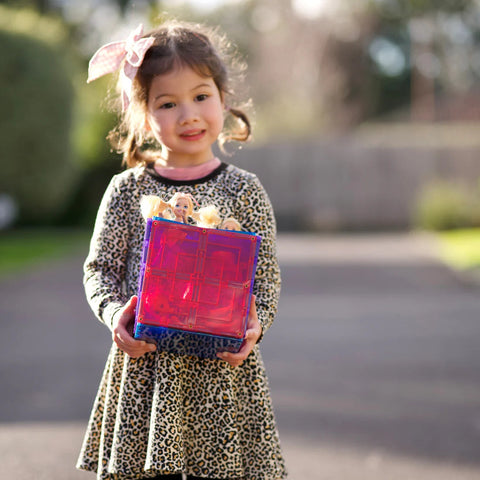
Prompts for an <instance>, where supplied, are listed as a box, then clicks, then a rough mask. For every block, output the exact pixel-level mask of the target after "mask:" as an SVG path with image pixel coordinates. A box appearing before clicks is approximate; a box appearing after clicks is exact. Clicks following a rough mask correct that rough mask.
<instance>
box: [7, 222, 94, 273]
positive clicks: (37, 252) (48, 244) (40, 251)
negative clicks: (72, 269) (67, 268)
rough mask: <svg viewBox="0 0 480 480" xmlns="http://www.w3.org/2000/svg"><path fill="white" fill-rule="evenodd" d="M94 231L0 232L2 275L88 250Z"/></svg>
mask: <svg viewBox="0 0 480 480" xmlns="http://www.w3.org/2000/svg"><path fill="white" fill-rule="evenodd" d="M90 233H91V232H86V231H83V230H70V229H40V228H32V229H18V230H9V231H6V232H1V233H0V276H5V275H7V274H10V273H17V272H19V271H25V270H28V269H29V268H31V267H34V266H37V265H40V264H43V263H46V262H48V261H57V260H59V259H62V258H65V257H66V256H68V255H69V254H77V253H78V254H80V253H82V252H84V253H85V254H86V252H87V249H88V241H89V237H90Z"/></svg>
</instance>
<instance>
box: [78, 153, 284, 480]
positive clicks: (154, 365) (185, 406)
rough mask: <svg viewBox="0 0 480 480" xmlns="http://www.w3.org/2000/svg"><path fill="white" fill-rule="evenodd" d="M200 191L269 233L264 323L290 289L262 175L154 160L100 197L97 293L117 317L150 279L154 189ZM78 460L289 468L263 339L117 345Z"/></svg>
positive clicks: (103, 314) (128, 472)
mask: <svg viewBox="0 0 480 480" xmlns="http://www.w3.org/2000/svg"><path fill="white" fill-rule="evenodd" d="M176 191H181V192H184V193H190V194H192V195H193V196H194V197H195V199H196V201H197V202H198V204H199V205H200V206H204V205H210V204H214V205H216V207H217V208H218V209H219V212H220V214H221V216H222V218H226V217H229V216H233V217H235V218H236V219H237V220H238V221H239V222H240V224H241V225H242V228H243V229H244V230H247V231H251V232H255V233H258V234H259V235H260V236H261V237H262V242H261V246H260V252H259V261H258V266H257V271H256V277H255V284H254V290H253V293H254V294H255V295H256V305H257V313H258V318H259V321H260V323H261V325H262V327H263V333H265V332H266V331H267V329H268V328H269V327H270V325H271V324H272V322H273V319H274V316H275V314H276V310H277V304H278V297H279V293H280V272H279V268H278V263H277V259H276V247H275V235H276V227H275V219H274V216H273V211H272V207H271V204H270V201H269V199H268V196H267V194H266V193H265V191H264V189H263V187H262V185H261V184H260V182H259V180H258V179H257V177H256V176H255V175H253V174H251V173H249V172H246V171H244V170H241V169H240V168H237V167H235V166H233V165H228V164H225V163H222V164H221V165H220V166H219V167H218V168H216V169H215V170H214V171H213V172H211V173H210V174H209V175H208V176H206V177H204V178H201V179H198V180H194V181H174V180H169V179H166V178H164V177H161V176H159V175H158V174H156V173H155V171H154V170H153V168H148V167H143V166H142V167H135V168H131V169H128V170H126V171H124V172H123V173H121V174H119V175H116V176H114V177H113V179H112V181H111V182H110V185H109V186H108V188H107V190H106V192H105V195H104V197H103V200H102V202H101V205H100V209H99V212H98V216H97V220H96V223H95V228H94V232H93V237H92V241H91V245H90V252H89V255H88V257H87V259H86V262H85V268H84V272H85V276H84V284H85V290H86V294H87V299H88V301H89V304H90V306H91V307H92V309H93V311H94V313H95V315H96V316H97V317H98V319H99V320H100V321H102V322H104V323H105V324H106V325H107V326H108V327H109V328H111V326H112V317H113V315H114V314H115V313H116V312H117V311H118V309H119V308H121V307H122V305H124V304H125V302H126V301H127V300H128V299H129V298H130V297H131V296H132V295H134V294H136V290H137V284H138V272H139V265H140V260H141V251H142V241H143V235H144V229H145V222H144V220H143V218H142V217H141V213H140V208H139V202H140V198H141V197H142V195H160V196H162V198H170V197H171V196H172V195H173V193H175V192H176ZM77 468H79V469H82V470H87V471H91V472H96V473H97V479H111V480H124V479H125V480H126V479H139V478H145V477H154V476H156V475H159V474H170V473H171V474H173V473H185V474H186V475H192V476H197V477H205V478H218V479H229V480H232V479H244V480H247V479H248V480H260V479H263V480H276V479H283V478H286V471H285V465H284V460H283V457H282V452H281V448H280V442H279V438H278V432H277V429H276V425H275V418H274V413H273V408H272V403H271V398H270V393H269V388H268V382H267V377H266V374H265V368H264V365H263V361H262V358H261V355H260V352H259V348H258V345H257V346H256V347H255V348H254V350H253V351H252V353H251V354H250V356H249V357H248V358H247V360H246V361H245V362H244V363H243V364H242V366H240V367H237V368H233V367H230V366H229V365H228V364H227V363H226V362H223V361H220V360H211V359H199V358H196V357H190V356H177V355H173V354H169V353H166V352H161V351H155V352H152V353H147V354H145V355H144V356H142V357H140V358H137V359H133V358H130V357H128V356H127V355H126V354H124V353H123V352H122V351H121V350H119V349H118V348H117V346H116V345H115V344H113V345H112V348H111V350H110V354H109V357H108V360H107V363H106V366H105V370H104V373H103V376H102V379H101V383H100V387H99V390H98V394H97V397H96V399H95V402H94V406H93V409H92V414H91V417H90V421H89V423H88V427H87V432H86V435H85V439H84V442H83V446H82V450H81V452H80V457H79V460H78V463H77Z"/></svg>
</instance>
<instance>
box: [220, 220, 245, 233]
mask: <svg viewBox="0 0 480 480" xmlns="http://www.w3.org/2000/svg"><path fill="white" fill-rule="evenodd" d="M220 228H221V229H223V230H235V231H237V232H240V231H241V230H242V227H241V225H240V224H239V223H238V222H237V220H235V219H234V218H233V217H228V218H226V219H225V220H224V221H223V222H222V225H221V227H220Z"/></svg>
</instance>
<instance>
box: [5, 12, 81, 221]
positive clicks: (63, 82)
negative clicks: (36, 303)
mask: <svg viewBox="0 0 480 480" xmlns="http://www.w3.org/2000/svg"><path fill="white" fill-rule="evenodd" d="M67 43H68V42H67V34H66V31H65V29H64V28H63V26H62V24H61V23H60V22H58V21H56V20H52V19H48V18H46V17H42V16H40V15H38V14H37V13H35V12H33V11H31V10H10V9H8V8H5V7H0V112H1V116H0V137H1V140H0V143H1V145H2V157H1V158H2V160H1V163H2V175H1V176H0V192H2V193H6V194H8V195H10V196H11V197H12V198H13V199H14V200H15V202H16V203H17V204H18V206H19V214H20V217H19V219H20V221H21V222H23V223H30V224H32V223H43V222H45V223H48V222H52V221H54V220H55V218H56V217H57V216H58V214H59V213H60V212H61V211H62V210H63V208H64V206H65V201H66V198H67V197H68V194H69V190H70V188H71V186H72V183H73V181H74V178H75V173H76V167H75V164H74V161H73V154H72V147H71V142H70V135H71V124H72V115H73V88H72V82H71V75H70V72H71V71H72V70H74V69H75V65H74V63H73V62H72V61H71V59H70V58H69V57H68V56H67V53H66V52H67V49H66V48H65V45H66V44H67Z"/></svg>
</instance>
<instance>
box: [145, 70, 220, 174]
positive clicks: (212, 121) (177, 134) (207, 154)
mask: <svg viewBox="0 0 480 480" xmlns="http://www.w3.org/2000/svg"><path fill="white" fill-rule="evenodd" d="M223 113H224V105H223V100H222V97H221V95H220V92H219V90H218V88H217V86H216V84H215V82H214V81H213V79H212V78H211V77H203V76H201V75H199V74H198V73H196V72H195V71H194V70H192V69H191V68H189V67H186V66H185V67H178V68H176V69H175V70H173V71H172V72H169V73H166V74H163V75H158V76H156V77H154V79H153V80H152V84H151V86H150V91H149V94H148V103H147V115H146V122H145V126H146V128H147V129H149V130H151V132H152V134H153V135H154V137H155V138H156V139H157V141H158V142H159V143H161V145H162V147H163V150H164V151H163V152H162V153H163V154H162V160H163V161H164V162H166V164H167V165H168V166H173V167H186V166H194V165H199V164H201V163H204V162H207V161H209V160H211V159H212V158H213V152H212V145H213V144H214V143H215V141H216V140H217V138H218V136H219V134H220V133H221V131H222V129H223Z"/></svg>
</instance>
